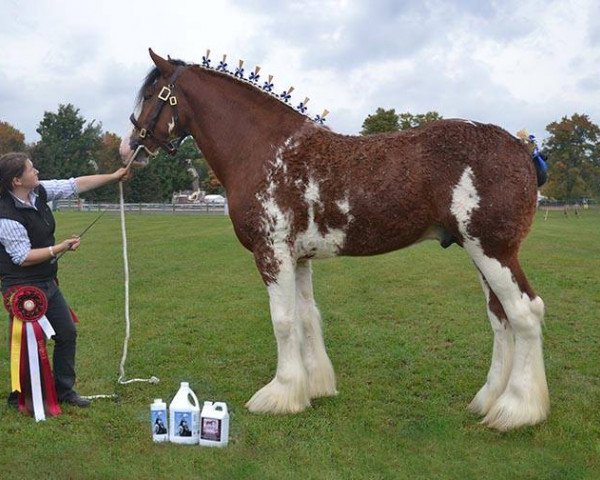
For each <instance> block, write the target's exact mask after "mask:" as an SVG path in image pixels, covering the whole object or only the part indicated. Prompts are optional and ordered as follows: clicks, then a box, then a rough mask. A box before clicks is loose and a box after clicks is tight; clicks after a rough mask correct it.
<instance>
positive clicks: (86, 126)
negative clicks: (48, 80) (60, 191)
mask: <svg viewBox="0 0 600 480" xmlns="http://www.w3.org/2000/svg"><path fill="white" fill-rule="evenodd" d="M36 131H37V132H38V133H39V134H40V136H41V139H40V141H39V142H38V143H37V145H36V146H35V148H34V150H33V152H32V157H33V160H34V162H35V164H36V167H37V168H38V170H39V171H40V178H68V177H71V176H80V175H89V174H92V173H95V164H94V162H93V158H94V155H95V153H96V152H97V151H98V149H99V148H100V145H101V141H100V135H101V132H102V126H101V125H100V124H99V125H94V122H93V121H92V122H89V123H88V122H87V121H86V120H85V119H84V118H83V117H82V116H80V115H79V109H77V108H75V107H74V106H73V105H71V104H68V105H59V107H58V112H57V113H53V112H44V118H43V120H42V121H41V122H40V124H39V126H38V128H37V129H36Z"/></svg>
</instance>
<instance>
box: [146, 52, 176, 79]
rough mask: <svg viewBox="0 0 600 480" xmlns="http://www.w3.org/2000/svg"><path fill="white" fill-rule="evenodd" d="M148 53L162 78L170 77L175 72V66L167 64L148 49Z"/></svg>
mask: <svg viewBox="0 0 600 480" xmlns="http://www.w3.org/2000/svg"><path fill="white" fill-rule="evenodd" d="M148 51H149V52H150V58H152V61H153V62H154V65H156V67H157V68H158V69H159V70H160V73H161V74H162V75H163V77H169V76H171V75H172V74H173V71H174V70H175V65H173V64H172V63H169V62H168V61H167V60H165V59H164V58H162V57H161V56H160V55H157V54H156V53H154V52H153V51H152V49H151V48H149V49H148Z"/></svg>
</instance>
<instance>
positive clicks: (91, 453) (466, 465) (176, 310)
mask: <svg viewBox="0 0 600 480" xmlns="http://www.w3.org/2000/svg"><path fill="white" fill-rule="evenodd" d="M583 213H584V214H583V216H582V217H581V218H579V219H576V218H573V217H571V218H566V219H565V218H563V217H562V213H560V212H550V215H549V219H548V220H547V221H544V220H543V214H541V213H540V214H539V215H538V218H537V219H536V223H535V225H534V227H533V230H532V233H531V234H530V236H529V238H528V240H527V242H526V243H525V245H524V247H523V251H522V254H521V258H522V263H523V265H524V269H525V271H526V272H527V274H528V277H529V280H530V281H531V283H532V285H533V286H534V288H535V289H536V290H537V291H538V292H539V294H540V295H541V296H542V298H543V299H544V301H545V303H546V307H547V314H546V327H545V358H546V367H547V375H548V382H549V386H550V395H551V401H552V411H551V415H550V418H549V419H548V421H547V422H546V423H544V424H542V425H539V426H536V427H530V428H524V429H520V430H518V431H515V432H510V433H504V434H502V433H498V432H495V431H491V430H488V429H487V428H485V427H483V426H481V425H480V424H479V423H478V418H477V417H476V416H474V415H471V414H469V413H468V412H467V411H466V408H465V407H466V405H467V404H468V403H469V401H470V400H471V398H472V397H473V395H474V394H475V393H476V392H477V390H478V389H479V387H480V386H481V385H482V383H483V382H484V380H485V376H486V373H487V369H488V367H489V361H490V355H491V341H492V337H491V330H490V328H489V324H488V321H487V316H486V313H485V304H484V298H483V293H482V292H481V289H480V286H479V282H478V280H477V276H476V273H475V270H474V268H473V266H472V265H471V263H470V261H469V260H468V258H467V256H466V255H465V253H464V251H462V250H461V249H460V248H458V247H456V246H453V247H452V248H450V249H448V250H442V249H441V248H440V247H439V246H438V245H437V244H435V243H433V242H426V243H423V244H420V245H417V246H415V247H413V248H410V249H407V250H403V251H399V252H395V253H392V254H389V255H385V256H379V257H372V258H338V259H332V260H327V261H318V262H314V264H313V267H314V272H315V275H314V277H315V278H314V281H315V293H316V297H317V301H318V303H319V306H320V308H321V311H322V314H323V321H324V330H325V337H326V343H327V345H328V349H329V353H330V356H331V359H332V361H333V364H334V367H335V369H336V373H337V380H338V390H339V392H340V393H339V395H338V396H337V397H336V398H327V399H319V400H317V401H315V402H313V403H314V404H313V408H311V409H309V410H308V411H306V412H304V413H301V414H298V415H289V416H264V415H253V414H250V413H248V412H247V411H246V410H245V408H244V407H243V405H244V403H245V401H246V400H248V399H249V398H250V396H251V395H252V394H253V393H254V392H255V391H256V390H257V389H258V388H260V387H261V386H262V385H264V384H265V383H266V382H268V381H269V380H270V379H271V377H272V375H273V373H274V369H275V362H276V349H275V342H274V338H273V334H272V329H271V322H270V319H269V316H268V299H267V294H266V290H265V288H264V287H263V285H262V282H261V280H260V277H259V275H258V273H257V271H256V269H255V267H254V261H253V258H252V256H251V255H250V253H248V252H246V251H245V250H244V249H243V248H242V247H241V246H240V245H239V243H238V242H237V240H236V238H235V235H234V232H233V228H232V227H231V224H230V222H229V220H228V219H227V218H222V217H204V216H170V215H136V214H132V215H129V216H128V220H127V221H128V224H127V226H128V232H129V257H130V266H131V317H132V324H133V325H132V338H131V343H130V349H129V359H128V363H127V374H128V377H129V378H131V377H142V376H143V377H147V376H150V375H152V374H154V375H157V376H158V377H160V379H161V381H160V383H159V384H157V385H149V384H141V383H136V384H131V385H128V386H118V385H115V380H116V377H117V372H118V363H119V360H120V357H121V348H122V342H123V336H124V321H123V281H122V280H123V278H122V258H121V238H120V230H119V219H118V217H117V216H105V217H104V218H103V219H102V220H101V221H100V222H98V224H96V225H95V226H94V227H93V229H92V230H90V232H89V233H88V235H87V236H86V237H85V238H84V240H83V244H82V247H81V248H80V250H79V251H78V252H76V253H70V254H68V255H67V256H65V257H64V258H63V260H61V282H62V287H63V292H64V294H65V296H66V297H67V298H68V299H69V300H70V302H71V304H72V306H73V307H74V308H75V310H76V311H77V313H78V314H79V316H80V318H81V320H82V322H81V324H80V326H79V344H78V352H77V353H78V357H77V359H78V367H77V370H78V375H79V378H78V389H79V390H80V391H81V393H82V394H98V393H112V392H113V391H115V389H116V391H117V392H118V394H119V400H118V401H116V402H115V401H110V400H98V401H96V402H95V403H94V404H93V405H92V407H91V408H90V409H87V410H78V409H75V408H71V407H69V408H65V409H64V413H63V414H62V415H61V416H59V417H56V418H50V419H48V420H47V421H46V422H42V423H39V424H36V423H35V421H34V420H33V419H32V418H29V417H26V416H23V415H21V414H18V413H16V412H14V411H12V410H10V411H9V410H8V409H7V407H6V405H5V402H4V400H2V402H1V403H0V418H1V425H2V427H1V430H0V435H1V436H0V471H1V472H3V473H2V475H7V476H6V477H4V478H15V479H21V478H23V479H28V478H35V479H42V478H61V479H67V478H73V479H85V478H107V479H112V478H131V479H137V478H169V479H178V478H211V479H213V478H214V479H252V478H261V479H263V478H264V479H288V478H289V479H295V478H299V479H353V478H356V479H379V478H382V479H388V478H389V479H402V478H424V479H431V478H456V479H471V478H473V479H474V478H477V479H480V478H486V479H495V478H498V479H506V478H518V479H525V478H531V479H534V478H543V479H557V480H558V479H597V478H600V373H599V372H600V367H599V366H598V365H599V359H600V323H599V317H598V312H599V310H600V308H599V307H600V277H599V272H600V241H599V240H600V211H586V212H583ZM93 218H94V214H84V213H59V214H57V221H58V225H59V234H58V237H59V238H61V239H62V237H65V236H66V235H68V234H70V233H73V232H79V231H81V230H82V229H83V228H84V227H85V226H86V225H88V224H89V223H90V222H91V221H92V220H93ZM2 331H3V332H4V333H3V334H2V335H0V337H1V338H0V347H1V348H0V382H1V383H0V385H2V389H1V391H4V392H8V387H9V371H8V361H7V358H8V353H7V341H6V329H2ZM183 380H187V381H189V382H190V383H191V386H192V388H193V389H194V390H195V392H196V393H197V394H198V397H199V398H200V400H201V401H202V400H205V399H209V400H222V401H226V402H227V403H228V404H229V407H230V409H231V414H232V418H231V440H230V445H229V446H228V447H227V448H226V449H209V448H201V447H194V446H180V445H172V444H164V445H155V444H153V443H152V440H151V435H150V426H149V405H150V403H151V402H152V399H153V398H156V397H162V398H163V399H166V400H167V401H169V400H170V399H171V398H172V396H173V395H174V394H175V392H176V390H177V388H178V384H179V382H180V381H183ZM8 475H10V476H8Z"/></svg>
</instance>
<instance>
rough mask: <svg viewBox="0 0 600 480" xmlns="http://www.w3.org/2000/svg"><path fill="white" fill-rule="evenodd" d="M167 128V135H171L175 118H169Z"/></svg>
mask: <svg viewBox="0 0 600 480" xmlns="http://www.w3.org/2000/svg"><path fill="white" fill-rule="evenodd" d="M168 128H169V135H171V133H173V130H174V129H175V117H173V116H172V117H171V121H170V122H169V124H168Z"/></svg>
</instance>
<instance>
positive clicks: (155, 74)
mask: <svg viewBox="0 0 600 480" xmlns="http://www.w3.org/2000/svg"><path fill="white" fill-rule="evenodd" d="M169 63H171V64H173V65H182V66H184V67H188V66H190V65H189V64H188V63H186V62H184V61H183V60H177V59H173V58H169ZM159 78H160V70H159V69H158V67H154V68H152V70H150V71H149V72H148V75H146V78H145V79H144V83H143V84H142V86H141V87H140V89H139V90H138V93H137V97H136V100H135V103H136V105H137V104H139V103H140V102H141V101H142V99H143V98H144V92H145V91H146V88H148V87H150V86H151V85H154V82H156V81H157V80H158V79H159Z"/></svg>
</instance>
